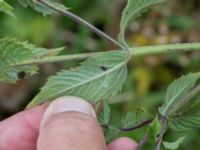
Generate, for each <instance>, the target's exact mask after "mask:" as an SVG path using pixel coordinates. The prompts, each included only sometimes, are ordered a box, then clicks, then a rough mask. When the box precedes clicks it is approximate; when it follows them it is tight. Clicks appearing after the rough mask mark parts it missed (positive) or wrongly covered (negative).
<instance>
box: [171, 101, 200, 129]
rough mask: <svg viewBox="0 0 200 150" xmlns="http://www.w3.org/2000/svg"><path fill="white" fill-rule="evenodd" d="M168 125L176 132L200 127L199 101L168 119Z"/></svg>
mask: <svg viewBox="0 0 200 150" xmlns="http://www.w3.org/2000/svg"><path fill="white" fill-rule="evenodd" d="M169 127H170V128H171V129H173V130H176V131H178V132H187V131H189V130H191V129H194V128H199V127H200V102H199V103H197V104H195V105H194V106H192V107H190V108H189V109H188V110H187V111H186V112H184V113H182V114H180V115H177V116H176V117H173V118H171V119H170V120H169Z"/></svg>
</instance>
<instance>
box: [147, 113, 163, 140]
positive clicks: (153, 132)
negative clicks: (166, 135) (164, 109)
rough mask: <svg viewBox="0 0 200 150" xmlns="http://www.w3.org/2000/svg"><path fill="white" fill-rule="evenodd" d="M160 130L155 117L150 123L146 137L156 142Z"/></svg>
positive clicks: (158, 122)
mask: <svg viewBox="0 0 200 150" xmlns="http://www.w3.org/2000/svg"><path fill="white" fill-rule="evenodd" d="M160 129H161V124H160V121H159V119H158V117H157V116H156V117H155V119H154V120H153V121H152V123H151V124H150V125H149V126H148V135H149V136H150V137H152V138H153V139H155V141H156V139H157V136H158V135H159V132H160Z"/></svg>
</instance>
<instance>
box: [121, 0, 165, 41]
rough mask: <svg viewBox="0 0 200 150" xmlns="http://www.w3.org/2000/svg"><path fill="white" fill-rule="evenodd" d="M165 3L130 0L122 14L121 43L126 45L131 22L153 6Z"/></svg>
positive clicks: (160, 0) (152, 0)
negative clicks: (127, 29)
mask: <svg viewBox="0 0 200 150" xmlns="http://www.w3.org/2000/svg"><path fill="white" fill-rule="evenodd" d="M164 1H165V0H128V3H127V5H126V7H125V9H124V11H123V13H122V19H121V24H120V33H119V41H120V42H121V43H122V44H125V45H126V42H125V30H126V27H127V26H128V24H129V22H130V21H131V20H135V19H136V18H137V17H138V16H140V15H141V14H142V13H143V12H144V11H146V10H147V9H148V8H150V7H151V6H153V5H155V4H159V3H161V2H164Z"/></svg>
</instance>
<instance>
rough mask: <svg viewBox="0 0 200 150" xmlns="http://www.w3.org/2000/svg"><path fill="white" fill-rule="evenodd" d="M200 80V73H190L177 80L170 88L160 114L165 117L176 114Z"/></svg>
mask: <svg viewBox="0 0 200 150" xmlns="http://www.w3.org/2000/svg"><path fill="white" fill-rule="evenodd" d="M199 79H200V73H190V74H188V75H185V76H182V77H181V78H179V79H177V80H175V81H174V82H173V83H172V84H171V85H170V86H169V88H168V90H167V93H166V95H165V98H164V101H165V102H164V104H163V105H162V107H160V108H159V112H160V114H161V115H163V116H168V115H171V114H173V113H175V111H176V110H178V109H179V108H180V107H181V106H182V105H183V104H185V102H184V97H186V96H187V94H189V92H190V91H191V89H192V88H194V87H195V85H196V83H197V81H198V80H199Z"/></svg>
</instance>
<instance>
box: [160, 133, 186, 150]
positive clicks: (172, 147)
mask: <svg viewBox="0 0 200 150" xmlns="http://www.w3.org/2000/svg"><path fill="white" fill-rule="evenodd" d="M184 139H185V136H183V137H180V138H178V139H177V140H176V141H174V142H165V141H163V146H164V147H165V148H166V149H170V150H175V149H178V148H179V146H180V144H182V143H183V141H184Z"/></svg>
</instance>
